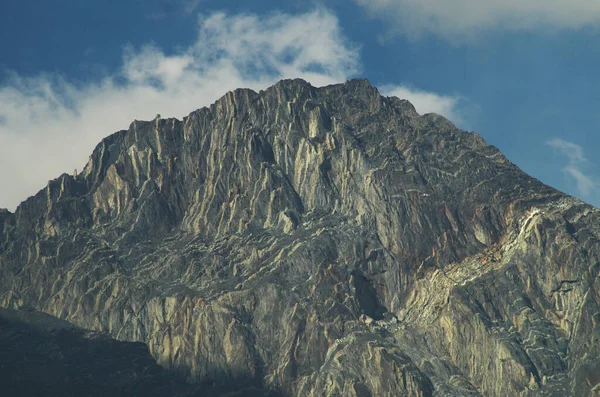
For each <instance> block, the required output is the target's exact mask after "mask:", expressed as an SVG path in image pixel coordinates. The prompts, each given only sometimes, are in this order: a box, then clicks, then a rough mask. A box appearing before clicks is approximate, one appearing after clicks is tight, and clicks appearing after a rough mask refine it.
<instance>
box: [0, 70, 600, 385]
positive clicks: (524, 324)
mask: <svg viewBox="0 0 600 397" xmlns="http://www.w3.org/2000/svg"><path fill="white" fill-rule="evenodd" d="M599 236H600V212H599V210H598V209H596V208H593V207H592V206H590V205H587V204H585V203H583V202H581V201H579V200H577V199H575V198H573V197H569V196H566V195H565V194H563V193H560V192H558V191H556V190H554V189H552V188H550V187H548V186H546V185H544V184H542V183H541V182H539V181H537V180H536V179H534V178H532V177H530V176H528V175H526V174H525V173H523V172H522V171H521V170H519V169H518V168H517V167H516V166H515V165H514V164H512V163H511V162H510V161H509V160H507V159H506V158H505V157H504V156H503V155H502V154H501V153H500V152H499V151H498V150H497V149H496V148H495V147H493V146H490V145H488V144H487V143H486V142H485V141H484V140H483V139H482V138H481V137H480V136H479V135H478V134H477V133H468V132H464V131H461V130H458V129H457V128H456V127H455V126H454V125H453V124H452V123H450V122H449V121H448V120H445V119H444V118H442V117H440V116H438V115H435V114H427V115H423V116H420V115H419V114H417V113H416V111H415V109H414V107H413V106H412V105H411V104H410V103H409V102H407V101H405V100H401V99H398V98H386V97H382V96H381V95H380V94H379V93H378V92H377V90H376V89H375V88H374V87H372V86H371V85H370V84H369V83H368V82H366V81H364V80H352V81H349V82H347V83H345V84H339V85H333V86H328V87H323V88H314V87H312V86H310V85H309V84H308V83H306V82H304V81H302V80H284V81H281V82H279V83H277V84H276V85H275V86H273V87H271V88H269V89H267V90H265V91H261V92H260V93H256V92H253V91H250V90H247V89H240V90H236V91H234V92H229V93H227V94H226V95H225V96H224V97H222V98H221V99H219V100H218V101H217V102H216V103H215V104H213V105H211V106H210V107H209V108H203V109H200V110H197V111H195V112H193V113H191V114H190V115H189V116H188V117H186V118H184V119H183V120H181V121H180V120H176V119H162V118H160V116H157V118H155V119H154V120H152V121H134V122H133V123H132V124H131V125H130V127H129V129H128V130H123V131H119V132H117V133H115V134H113V135H111V136H109V137H107V138H106V139H104V140H103V141H102V142H101V143H100V144H99V145H98V146H97V148H96V149H95V150H94V152H93V154H92V156H91V157H90V161H89V163H88V164H87V166H86V167H85V168H84V170H83V171H81V172H80V173H78V174H76V175H75V176H72V175H67V174H64V175H61V176H60V177H59V178H58V179H55V180H53V181H50V182H49V183H48V186H47V187H46V188H45V189H43V190H41V191H40V192H39V193H38V194H37V195H36V196H34V197H31V198H29V199H28V200H26V201H25V202H23V203H22V204H21V205H20V206H19V207H18V208H17V210H16V212H15V213H14V214H12V213H9V212H6V211H4V212H2V211H0V304H1V305H2V306H3V307H7V308H12V309H18V308H22V307H32V308H35V309H36V310H39V311H42V312H45V313H48V314H51V315H53V316H56V317H58V318H60V319H63V320H66V321H68V322H70V323H72V324H74V325H76V326H78V327H81V328H85V329H88V330H94V331H99V332H103V333H106V334H108V335H110V336H111V337H113V338H115V339H117V340H119V341H130V342H131V341H133V342H143V343H145V344H146V345H147V346H148V349H149V351H150V353H151V355H152V356H153V357H154V359H155V360H156V362H157V363H158V364H160V365H161V366H162V367H164V368H166V369H168V370H170V371H171V372H172V373H173V374H176V375H177V376H180V377H182V378H185V379H187V380H188V381H190V382H205V383H206V382H208V383H210V384H211V385H212V384H214V385H216V386H219V385H239V387H240V390H241V389H242V388H244V387H255V388H257V389H261V390H264V391H265V392H266V391H273V392H276V393H279V394H281V395H290V396H291V395H302V396H322V395H326V396H334V395H344V396H346V395H348V396H383V395H407V396H519V395H520V396H565V395H574V396H575V395H576V396H593V395H598V393H600V383H599V382H600V375H599V374H600V356H599V354H600V343H599V339H600V308H599V306H598V305H599V302H600V295H599V294H600V280H599V278H598V272H599V270H600V243H599V240H598V238H599Z"/></svg>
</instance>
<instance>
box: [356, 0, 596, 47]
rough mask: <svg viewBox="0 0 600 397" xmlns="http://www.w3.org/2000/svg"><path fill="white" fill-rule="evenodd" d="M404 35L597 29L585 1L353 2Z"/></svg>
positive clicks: (591, 7) (451, 36)
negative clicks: (384, 20)
mask: <svg viewBox="0 0 600 397" xmlns="http://www.w3.org/2000/svg"><path fill="white" fill-rule="evenodd" d="M355 2H356V3H357V4H359V5H361V6H362V7H364V8H365V9H367V11H369V12H370V13H371V14H372V15H373V16H375V17H380V18H383V19H386V20H389V21H390V22H393V26H394V29H397V30H398V31H399V32H401V33H404V34H408V35H410V36H413V37H414V36H419V35H421V34H424V33H431V34H434V35H438V36H442V37H446V38H449V39H452V40H457V39H460V40H462V39H467V40H471V39H475V38H476V37H477V35H479V34H481V33H484V32H487V31H490V30H504V31H531V30H533V29H540V28H542V29H578V28H582V27H586V26H598V25H599V24H600V2H598V1H589V0H569V1H565V0H527V1H523V0H355Z"/></svg>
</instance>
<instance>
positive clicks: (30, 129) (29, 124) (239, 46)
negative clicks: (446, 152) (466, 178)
mask: <svg viewBox="0 0 600 397" xmlns="http://www.w3.org/2000/svg"><path fill="white" fill-rule="evenodd" d="M191 3H192V2H191ZM174 47H176V46H174ZM359 67H360V60H359V49H358V48H357V47H356V46H354V45H352V44H351V43H349V42H348V41H347V40H346V39H345V37H344V36H343V35H342V33H341V29H340V26H339V23H338V20H337V18H336V17H335V15H333V14H331V13H330V12H329V11H327V10H325V9H317V10H315V11H313V12H309V13H305V14H299V15H288V14H271V15H268V16H257V15H252V14H242V15H227V14H223V13H214V14H210V15H204V16H202V17H200V18H199V23H198V36H197V39H196V41H195V43H194V44H193V45H191V46H189V47H187V48H183V49H181V50H180V51H178V52H176V53H172V54H168V53H166V52H165V51H163V50H162V49H161V48H158V47H157V46H155V45H147V46H144V47H142V48H133V47H127V48H125V50H124V55H123V62H122V65H121V67H120V69H119V70H118V71H117V72H115V73H114V74H112V75H108V76H107V77H105V78H104V79H102V80H101V81H97V82H91V83H88V84H84V85H82V84H76V83H73V82H71V81H69V80H68V79H66V78H64V77H61V76H60V75H56V74H49V73H46V74H41V75H39V76H37V77H34V78H29V77H27V78H25V77H21V76H19V75H18V74H16V73H13V74H12V76H11V78H10V79H9V80H8V82H7V83H5V84H4V85H2V86H0V140H1V142H2V145H0V181H1V182H2V185H3V186H10V188H8V189H7V188H4V189H0V207H8V208H9V209H11V210H13V209H14V208H16V206H17V205H18V203H19V202H21V201H22V200H24V199H25V198H26V197H27V196H29V195H32V194H35V193H36V192H37V191H38V190H39V189H41V188H43V187H44V185H45V184H46V182H47V181H48V180H49V179H52V178H55V177H57V176H58V175H60V174H61V173H63V172H68V173H71V172H73V169H75V168H78V169H79V170H81V168H82V166H83V165H85V163H86V162H87V159H88V156H89V155H90V154H91V152H92V150H93V149H94V147H95V146H96V144H97V143H98V142H100V140H101V139H102V138H104V137H105V136H107V135H109V134H110V133H112V132H114V131H118V130H121V129H125V128H127V127H128V126H129V124H130V123H131V121H133V120H134V119H138V120H150V119H153V118H154V116H155V115H156V114H157V113H160V114H161V115H162V116H163V117H178V118H181V117H183V116H185V115H187V114H189V113H190V112H192V111H194V110H196V109H198V108H200V107H202V106H206V105H209V104H211V103H212V102H214V101H215V100H216V99H218V98H219V97H220V96H222V95H224V94H225V93H226V92H227V91H229V90H233V89H235V88H239V87H247V88H252V89H255V90H260V89H264V88H266V87H268V86H270V85H272V84H273V83H275V82H276V81H277V80H280V79H282V78H295V77H301V78H304V79H306V80H307V81H309V82H311V83H312V84H313V85H315V86H322V85H326V84H332V83H336V82H343V81H345V80H346V79H347V78H348V77H351V76H353V75H355V74H356V73H357V72H358V70H359ZM396 88H397V89H392V94H395V93H399V95H401V96H403V97H407V99H409V100H411V101H414V102H415V104H416V105H417V108H418V109H419V110H420V111H421V112H428V111H436V112H438V113H441V114H443V115H445V116H448V117H450V118H453V115H454V113H453V103H454V102H452V100H450V99H448V98H447V97H438V96H436V95H433V94H428V93H425V92H421V91H414V90H405V91H399V90H401V87H399V88H398V87H396Z"/></svg>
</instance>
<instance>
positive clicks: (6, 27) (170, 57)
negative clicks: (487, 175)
mask: <svg viewBox="0 0 600 397" xmlns="http://www.w3.org/2000/svg"><path fill="white" fill-rule="evenodd" d="M599 26H600V2H590V1H583V0H572V1H569V2H565V1H558V0H530V1H528V2H523V1H517V0H507V1H503V2H499V1H497V0H369V1H367V0H352V1H350V0H346V1H342V0H323V1H322V2H315V1H304V0H297V1H289V2H275V1H271V0H257V1H254V2H247V1H227V0H220V1H216V0H143V1H142V0H120V1H115V0H108V1H105V2H101V3H99V2H85V1H74V0H54V1H52V2H43V1H39V0H36V1H33V0H5V1H2V2H1V3H0V48H1V49H2V51H0V139H1V141H0V142H1V144H0V182H2V185H3V186H10V188H9V189H3V190H2V191H0V207H7V208H9V209H10V210H14V209H15V207H16V206H17V205H18V203H19V202H21V201H23V200H24V199H25V198H27V197H28V196H29V195H32V194H34V193H36V192H37V191H38V190H39V189H41V188H43V187H44V185H45V184H46V182H47V181H48V180H49V179H52V178H55V177H57V176H58V175H60V174H61V173H62V172H69V173H71V172H73V169H75V168H77V169H79V170H81V169H82V168H83V166H84V165H85V163H86V161H87V158H88V156H89V154H90V153H91V151H92V150H93V148H94V146H95V145H96V144H97V143H98V142H99V141H100V139H102V138H103V137H104V136H106V135H108V134H110V133H111V132H113V131H116V130H119V129H125V128H127V127H128V125H129V123H130V122H131V121H132V120H133V119H142V120H143V119H146V120H147V119H152V118H154V116H155V115H156V114H157V113H160V114H161V115H162V116H163V117H169V116H174V117H182V116H185V115H186V114H188V113H189V112H191V111H192V110H195V109H196V108H199V107H202V106H206V105H208V104H210V103H212V102H213V101H214V100H215V99H217V98H218V97H220V96H221V95H223V94H224V93H225V92H226V91H228V90H231V89H234V88H236V87H241V86H244V87H251V88H254V89H260V88H264V87H267V86H269V85H271V84H272V83H274V82H275V81H277V80H278V79H280V78H288V77H302V78H305V79H306V80H308V81H310V82H311V83H313V84H314V85H324V84H329V83H334V82H341V81H344V80H346V79H347V78H351V77H365V78H368V79H369V80H370V81H371V83H373V84H374V85H376V86H377V87H379V89H380V91H381V92H383V93H385V94H387V95H397V96H401V97H405V98H407V99H409V100H410V101H411V102H413V104H414V105H415V106H416V108H417V110H418V111H419V112H421V113H427V112H432V111H433V112H436V113H440V114H442V115H444V116H446V117H448V118H449V119H450V120H452V121H454V122H455V123H456V124H457V125H458V126H459V127H460V128H463V129H466V130H475V131H478V132H479V133H480V134H481V135H482V136H483V137H484V138H485V139H486V140H487V141H488V142H489V143H491V144H493V145H495V146H497V147H499V148H500V150H502V152H503V153H504V154H505V155H506V156H507V157H508V158H509V159H510V160H512V161H513V162H514V163H516V164H517V165H518V166H520V167H521V168H522V169H523V170H524V171H526V172H527V173H529V174H531V175H533V176H534V177H536V178H538V179H540V180H542V181H543V182H545V183H547V184H549V185H552V186H554V187H556V188H558V189H560V190H562V191H564V192H567V193H569V194H572V195H575V196H577V197H579V198H581V199H583V200H584V201H587V202H589V203H591V204H594V205H596V206H600V158H599V156H598V155H597V153H599V152H600V134H599V127H600V112H599V111H598V109H599V107H600V106H599V105H600V90H599V89H598V87H600V74H598V73H597V69H598V65H600V45H598V43H599V42H600V40H599V39H600V30H599V29H598V27H599Z"/></svg>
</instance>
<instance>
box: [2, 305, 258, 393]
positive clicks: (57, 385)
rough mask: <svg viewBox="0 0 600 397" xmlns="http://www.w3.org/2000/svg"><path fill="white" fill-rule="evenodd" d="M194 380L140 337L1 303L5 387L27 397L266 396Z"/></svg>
mask: <svg viewBox="0 0 600 397" xmlns="http://www.w3.org/2000/svg"><path fill="white" fill-rule="evenodd" d="M232 386H233V387H231V388H217V387H213V385H210V384H201V385H198V384H189V383H186V382H185V381H184V380H182V379H178V378H177V377H176V376H173V374H170V373H169V372H168V371H167V370H165V369H164V368H161V367H160V366H159V365H158V364H156V362H155V361H154V360H153V358H152V356H151V355H150V353H149V352H148V347H147V346H146V345H145V344H143V343H140V342H119V341H116V340H114V339H111V338H109V337H107V336H106V335H103V334H99V333H97V332H89V331H84V330H81V329H78V328H77V327H74V326H73V325H71V324H70V323H68V322H66V321H62V320H59V319H57V318H56V317H52V316H50V315H48V314H46V313H40V312H36V311H33V310H18V311H13V310H10V309H8V310H7V309H0V392H1V393H2V395H3V396H13V397H19V396H27V397H67V396H88V397H96V396H98V397H105V396H111V397H120V396H123V397H125V396H126V397H136V396H139V397H142V396H143V397H154V396H156V397H163V396H170V397H207V396H215V397H216V396H222V395H225V394H227V395H229V396H267V395H268V394H267V393H266V391H261V390H258V389H256V388H247V389H242V390H237V389H235V385H232Z"/></svg>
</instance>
